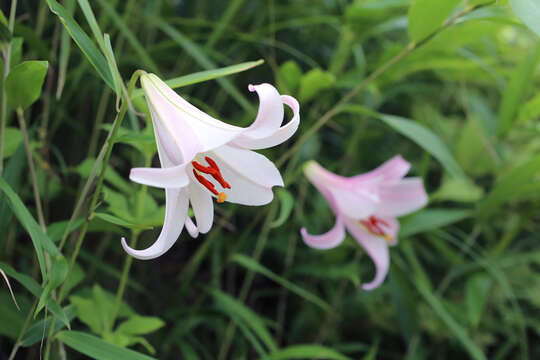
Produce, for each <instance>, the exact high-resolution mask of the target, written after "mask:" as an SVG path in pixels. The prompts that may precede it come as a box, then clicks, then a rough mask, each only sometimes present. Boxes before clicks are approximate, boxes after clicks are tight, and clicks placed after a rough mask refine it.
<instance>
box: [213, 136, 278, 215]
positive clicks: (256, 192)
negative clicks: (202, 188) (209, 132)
mask: <svg viewBox="0 0 540 360" xmlns="http://www.w3.org/2000/svg"><path fill="white" fill-rule="evenodd" d="M211 154H212V155H211V156H212V157H214V158H215V160H216V161H217V162H218V164H219V166H220V169H221V173H222V175H223V178H224V179H226V180H227V182H229V184H230V185H231V189H227V190H226V194H227V201H229V202H232V203H236V204H243V205H264V204H268V203H269V202H270V201H272V199H273V198H274V193H273V192H272V187H273V186H283V179H282V178H281V174H280V173H279V170H278V169H277V168H276V166H275V165H274V164H273V163H272V162H271V161H270V160H268V159H267V158H266V157H265V156H264V155H261V154H258V153H256V152H254V151H251V150H246V149H240V148H237V147H235V146H228V145H225V146H221V147H219V148H218V149H214V150H213V151H212V152H211Z"/></svg>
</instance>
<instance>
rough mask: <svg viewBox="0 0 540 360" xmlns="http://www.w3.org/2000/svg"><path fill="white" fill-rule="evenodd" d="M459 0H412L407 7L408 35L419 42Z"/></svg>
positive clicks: (448, 14) (447, 15)
mask: <svg viewBox="0 0 540 360" xmlns="http://www.w3.org/2000/svg"><path fill="white" fill-rule="evenodd" d="M460 2H461V0H413V3H412V4H411V6H410V8H409V36H410V37H411V40H412V41H414V42H419V41H422V40H424V39H425V38H427V37H428V36H429V35H431V34H432V33H433V32H434V31H435V30H437V29H438V28H439V27H441V25H442V24H443V23H444V21H445V20H446V19H447V18H448V17H449V16H450V14H451V13H452V11H453V10H454V9H455V7H456V6H457V5H458V4H459V3H460Z"/></svg>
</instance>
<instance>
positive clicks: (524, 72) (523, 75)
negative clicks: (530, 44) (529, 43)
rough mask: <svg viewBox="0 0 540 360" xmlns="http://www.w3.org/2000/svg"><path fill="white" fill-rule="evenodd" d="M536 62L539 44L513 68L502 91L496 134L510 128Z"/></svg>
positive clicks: (530, 79) (538, 58)
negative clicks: (508, 80)
mask: <svg viewBox="0 0 540 360" xmlns="http://www.w3.org/2000/svg"><path fill="white" fill-rule="evenodd" d="M537 21H540V20H538V19H537ZM538 61H540V44H539V45H537V46H536V48H534V49H533V50H531V52H530V53H529V55H528V56H527V57H525V58H524V59H523V61H522V62H521V63H520V64H519V66H517V67H516V68H515V70H514V72H513V73H512V76H511V78H510V82H509V84H508V85H507V86H506V88H505V89H504V93H503V97H502V101H501V106H500V108H499V116H498V119H497V134H499V135H504V134H506V133H507V132H508V131H509V130H510V129H511V128H512V125H513V124H514V122H515V120H516V119H517V117H518V116H517V114H518V111H519V109H520V107H521V103H522V101H523V100H524V97H525V95H526V94H527V92H528V91H529V89H530V88H531V86H532V84H533V80H534V73H535V72H536V68H537V65H538Z"/></svg>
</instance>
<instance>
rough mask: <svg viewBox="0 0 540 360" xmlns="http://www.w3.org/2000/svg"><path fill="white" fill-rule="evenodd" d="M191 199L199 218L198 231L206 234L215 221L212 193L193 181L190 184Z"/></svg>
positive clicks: (196, 216) (197, 218)
mask: <svg viewBox="0 0 540 360" xmlns="http://www.w3.org/2000/svg"><path fill="white" fill-rule="evenodd" d="M189 201H190V203H191V207H192V208H193V213H194V214H195V219H196V220H197V231H198V232H199V233H201V234H206V233H207V232H208V231H210V228H211V227H212V223H213V222H214V202H213V201H212V197H211V196H210V193H209V192H208V190H207V189H205V188H204V189H203V188H202V186H201V185H199V184H198V183H196V182H194V181H192V182H191V183H190V185H189Z"/></svg>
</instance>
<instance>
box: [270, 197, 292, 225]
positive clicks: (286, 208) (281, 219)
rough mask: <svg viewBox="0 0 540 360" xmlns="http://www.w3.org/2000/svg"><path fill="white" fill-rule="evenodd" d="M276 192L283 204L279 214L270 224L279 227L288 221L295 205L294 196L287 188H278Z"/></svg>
mask: <svg viewBox="0 0 540 360" xmlns="http://www.w3.org/2000/svg"><path fill="white" fill-rule="evenodd" d="M276 194H277V196H278V198H279V202H280V204H281V209H280V212H279V216H278V218H277V219H276V220H274V221H273V222H272V224H270V226H271V227H273V228H275V227H279V226H281V225H283V224H284V223H285V221H287V219H288V218H289V215H290V214H291V211H292V209H293V206H294V197H293V196H292V195H291V193H290V192H288V191H287V190H286V189H277V190H276Z"/></svg>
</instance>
